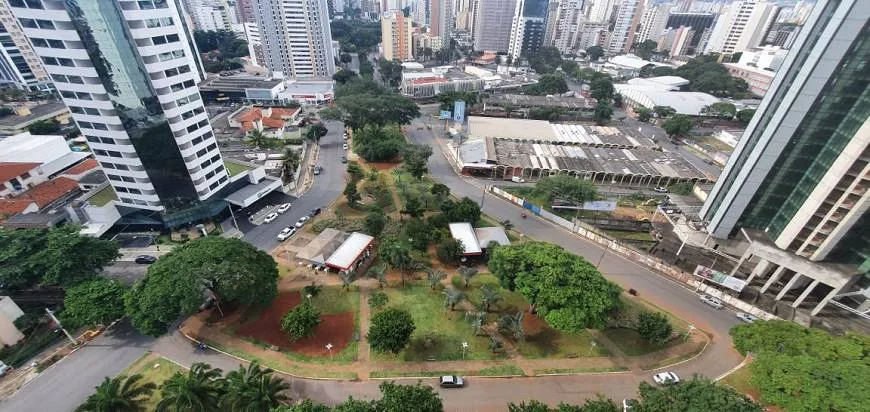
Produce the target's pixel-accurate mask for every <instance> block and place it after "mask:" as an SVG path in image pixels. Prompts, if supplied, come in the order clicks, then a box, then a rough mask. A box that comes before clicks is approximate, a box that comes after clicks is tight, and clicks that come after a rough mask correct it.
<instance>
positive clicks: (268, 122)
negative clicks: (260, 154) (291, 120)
mask: <svg viewBox="0 0 870 412" xmlns="http://www.w3.org/2000/svg"><path fill="white" fill-rule="evenodd" d="M263 127H268V128H270V129H278V128H281V127H284V121H283V120H281V119H273V118H271V117H264V118H263Z"/></svg>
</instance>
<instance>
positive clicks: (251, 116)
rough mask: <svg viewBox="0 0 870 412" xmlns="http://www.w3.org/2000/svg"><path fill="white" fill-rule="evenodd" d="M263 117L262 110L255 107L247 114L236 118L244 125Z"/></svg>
mask: <svg viewBox="0 0 870 412" xmlns="http://www.w3.org/2000/svg"><path fill="white" fill-rule="evenodd" d="M261 117H263V111H262V110H260V109H259V108H256V107H255V108H253V109H251V110H248V111H247V112H244V113H242V114H240V115H238V116H236V120H238V121H240V122H243V123H244V122H250V121H252V120H257V119H259V118H261Z"/></svg>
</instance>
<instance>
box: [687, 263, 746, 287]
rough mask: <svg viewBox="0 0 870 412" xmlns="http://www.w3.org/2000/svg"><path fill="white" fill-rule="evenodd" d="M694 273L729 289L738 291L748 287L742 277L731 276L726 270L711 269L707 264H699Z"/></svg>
mask: <svg viewBox="0 0 870 412" xmlns="http://www.w3.org/2000/svg"><path fill="white" fill-rule="evenodd" d="M693 274H694V275H695V276H697V277H699V278H703V279H704V280H706V281H709V282H713V283H718V284H720V285H722V286H725V287H726V288H728V289H731V290H734V291H737V292H740V291H741V290H743V288H745V287H746V281H744V280H742V279H737V278H735V277H733V276H729V275H727V274H725V273H724V272H720V271H718V270H713V269H710V268H708V267H706V266H701V265H698V267H696V268H695V273H693Z"/></svg>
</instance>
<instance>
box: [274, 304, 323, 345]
mask: <svg viewBox="0 0 870 412" xmlns="http://www.w3.org/2000/svg"><path fill="white" fill-rule="evenodd" d="M319 324H320V311H319V310H317V308H315V307H314V305H312V304H311V301H310V300H308V299H306V300H305V301H303V302H302V303H300V304H298V305H296V307H294V308H293V309H291V310H290V311H289V312H287V314H285V315H284V317H283V318H282V319H281V330H283V331H284V332H287V336H289V337H290V340H297V339H302V338H307V337H309V336H311V335H313V334H314V329H315V328H316V327H317V325H319Z"/></svg>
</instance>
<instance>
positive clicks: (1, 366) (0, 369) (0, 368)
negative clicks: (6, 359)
mask: <svg viewBox="0 0 870 412" xmlns="http://www.w3.org/2000/svg"><path fill="white" fill-rule="evenodd" d="M10 370H12V367H11V366H9V365H7V364H5V363H3V361H0V376H3V375H5V374H6V372H9V371H10Z"/></svg>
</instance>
